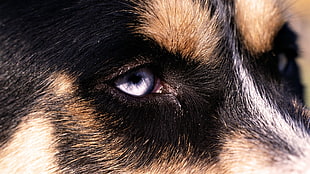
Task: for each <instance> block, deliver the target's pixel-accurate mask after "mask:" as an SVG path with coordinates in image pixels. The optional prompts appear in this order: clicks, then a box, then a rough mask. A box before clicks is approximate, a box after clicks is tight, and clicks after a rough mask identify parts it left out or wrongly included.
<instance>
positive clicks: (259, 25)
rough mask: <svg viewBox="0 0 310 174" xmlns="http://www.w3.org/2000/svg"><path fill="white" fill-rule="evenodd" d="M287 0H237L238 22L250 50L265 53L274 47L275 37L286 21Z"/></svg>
mask: <svg viewBox="0 0 310 174" xmlns="http://www.w3.org/2000/svg"><path fill="white" fill-rule="evenodd" d="M285 2H286V1H285V0H282V1H281V0H259V1H253V0H236V2H235V3H236V24H237V27H238V29H239V30H240V32H241V35H242V37H243V42H244V44H245V46H246V48H247V49H248V50H250V51H251V52H253V53H263V52H266V51H269V50H271V49H272V44H273V40H274V37H275V36H276V34H277V32H278V31H279V30H280V28H281V26H282V25H283V24H284V23H285V20H286V18H287V10H286V9H285V8H284V7H285V4H286V3H285Z"/></svg>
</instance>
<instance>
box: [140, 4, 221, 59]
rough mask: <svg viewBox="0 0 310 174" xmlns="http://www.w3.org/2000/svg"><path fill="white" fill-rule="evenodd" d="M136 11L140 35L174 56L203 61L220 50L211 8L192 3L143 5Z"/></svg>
mask: <svg viewBox="0 0 310 174" xmlns="http://www.w3.org/2000/svg"><path fill="white" fill-rule="evenodd" d="M141 4H142V5H141ZM136 11H137V12H136V13H138V14H139V15H140V21H141V25H139V26H135V29H136V31H137V32H138V33H140V34H143V35H145V36H147V37H148V38H150V39H152V40H154V41H156V42H157V43H158V44H159V45H161V46H162V47H163V48H165V49H167V50H168V51H170V52H172V53H179V54H181V55H182V56H183V57H185V58H195V59H198V60H202V61H203V60H208V58H209V57H210V56H211V54H212V53H213V51H214V50H215V49H216V47H217V44H218V41H219V36H218V32H217V31H218V29H217V23H216V19H215V18H211V17H210V11H209V9H208V8H207V4H205V5H201V4H200V3H199V2H197V1H191V0H190V1H188V0H169V1H167V0H152V1H150V2H142V1H139V7H138V8H137V9H136Z"/></svg>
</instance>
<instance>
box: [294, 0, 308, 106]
mask: <svg viewBox="0 0 310 174" xmlns="http://www.w3.org/2000/svg"><path fill="white" fill-rule="evenodd" d="M292 1H293V2H292V6H293V10H294V12H293V14H292V15H291V18H290V19H291V21H292V26H293V27H294V28H295V30H296V31H297V33H298V34H299V43H300V47H301V56H300V58H299V59H298V63H299V65H300V66H301V73H302V74H301V75H302V79H303V83H304V86H305V94H306V97H305V100H306V104H307V105H308V107H309V106H310V0H292Z"/></svg>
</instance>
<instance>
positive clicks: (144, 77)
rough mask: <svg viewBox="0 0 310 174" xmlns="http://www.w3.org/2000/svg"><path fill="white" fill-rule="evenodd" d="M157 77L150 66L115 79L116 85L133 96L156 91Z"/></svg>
mask: <svg viewBox="0 0 310 174" xmlns="http://www.w3.org/2000/svg"><path fill="white" fill-rule="evenodd" d="M155 86H156V77H155V76H154V74H153V72H152V71H151V70H149V69H148V68H140V69H137V70H134V71H131V72H128V73H126V74H124V75H123V76H121V77H119V78H117V79H116V80H115V87H116V88H118V89H119V90H121V91H122V92H124V93H126V94H129V95H132V96H144V95H147V94H149V93H152V92H153V91H154V88H155Z"/></svg>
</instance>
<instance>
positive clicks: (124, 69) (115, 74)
mask: <svg viewBox="0 0 310 174" xmlns="http://www.w3.org/2000/svg"><path fill="white" fill-rule="evenodd" d="M150 64H151V61H137V62H132V63H127V64H125V65H123V66H121V67H118V68H115V70H112V73H110V74H109V75H108V76H105V77H102V78H101V79H100V82H109V81H114V80H116V79H117V78H119V77H121V76H123V75H125V74H127V73H129V72H132V71H135V70H137V69H139V68H143V67H149V66H150Z"/></svg>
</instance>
